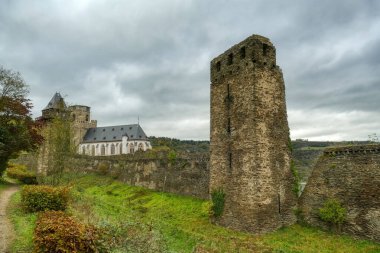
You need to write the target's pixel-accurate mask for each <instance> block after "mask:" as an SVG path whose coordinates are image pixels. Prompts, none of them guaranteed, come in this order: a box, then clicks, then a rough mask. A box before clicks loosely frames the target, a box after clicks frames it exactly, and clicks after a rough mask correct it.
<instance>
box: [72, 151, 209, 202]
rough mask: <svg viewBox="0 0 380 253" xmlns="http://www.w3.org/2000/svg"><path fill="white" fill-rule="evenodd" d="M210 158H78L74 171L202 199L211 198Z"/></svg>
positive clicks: (162, 155) (73, 164)
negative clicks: (109, 177)
mask: <svg viewBox="0 0 380 253" xmlns="http://www.w3.org/2000/svg"><path fill="white" fill-rule="evenodd" d="M208 164H209V157H208V155H192V156H190V155H179V156H178V157H176V158H175V159H170V158H168V156H167V153H163V154H161V155H160V156H158V157H152V158H147V156H146V155H145V154H141V155H140V154H136V155H128V156H125V155H124V156H108V157H107V156H97V157H93V156H79V155H78V156H76V157H75V158H74V159H73V161H72V165H71V167H72V168H76V169H78V170H79V171H83V170H84V171H93V172H98V173H101V174H108V175H111V176H113V177H114V178H115V179H119V180H121V181H122V182H125V183H127V184H129V185H135V186H142V187H146V188H149V189H153V190H157V191H164V192H170V193H176V194H182V195H187V196H193V197H197V198H201V199H208V198H209V192H208V189H209V174H210V171H209V166H208Z"/></svg>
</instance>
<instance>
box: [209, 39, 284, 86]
mask: <svg viewBox="0 0 380 253" xmlns="http://www.w3.org/2000/svg"><path fill="white" fill-rule="evenodd" d="M247 67H248V68H255V67H256V68H257V67H268V68H278V66H277V65H276V48H275V47H274V46H273V45H272V43H271V42H270V40H269V39H267V38H265V37H262V36H260V35H252V36H250V37H248V38H247V39H245V40H243V41H242V42H240V43H238V44H236V45H234V46H233V47H231V48H230V49H228V50H227V51H225V52H224V53H223V54H221V55H219V56H217V57H216V58H214V59H213V60H212V61H211V82H212V83H216V82H218V81H221V79H224V78H225V77H226V76H231V75H237V74H239V73H240V72H241V71H245V69H246V68H247Z"/></svg>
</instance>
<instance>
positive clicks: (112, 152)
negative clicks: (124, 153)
mask: <svg viewBox="0 0 380 253" xmlns="http://www.w3.org/2000/svg"><path fill="white" fill-rule="evenodd" d="M114 154H115V145H114V144H112V145H111V155H114Z"/></svg>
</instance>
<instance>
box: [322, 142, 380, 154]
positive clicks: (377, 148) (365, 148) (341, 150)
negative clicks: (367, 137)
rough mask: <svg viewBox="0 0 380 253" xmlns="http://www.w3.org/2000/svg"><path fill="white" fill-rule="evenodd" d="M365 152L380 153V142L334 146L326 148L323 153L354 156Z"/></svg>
mask: <svg viewBox="0 0 380 253" xmlns="http://www.w3.org/2000/svg"><path fill="white" fill-rule="evenodd" d="M363 154H365V155H368V154H380V144H368V145H358V146H344V147H332V148H327V149H325V150H324V152H323V155H327V156H352V155H363Z"/></svg>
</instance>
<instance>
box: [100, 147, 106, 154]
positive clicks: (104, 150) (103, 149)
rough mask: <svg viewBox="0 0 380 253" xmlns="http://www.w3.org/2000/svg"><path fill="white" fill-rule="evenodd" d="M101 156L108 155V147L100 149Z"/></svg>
mask: <svg viewBox="0 0 380 253" xmlns="http://www.w3.org/2000/svg"><path fill="white" fill-rule="evenodd" d="M100 155H106V147H105V146H104V145H102V146H101V147H100Z"/></svg>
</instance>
